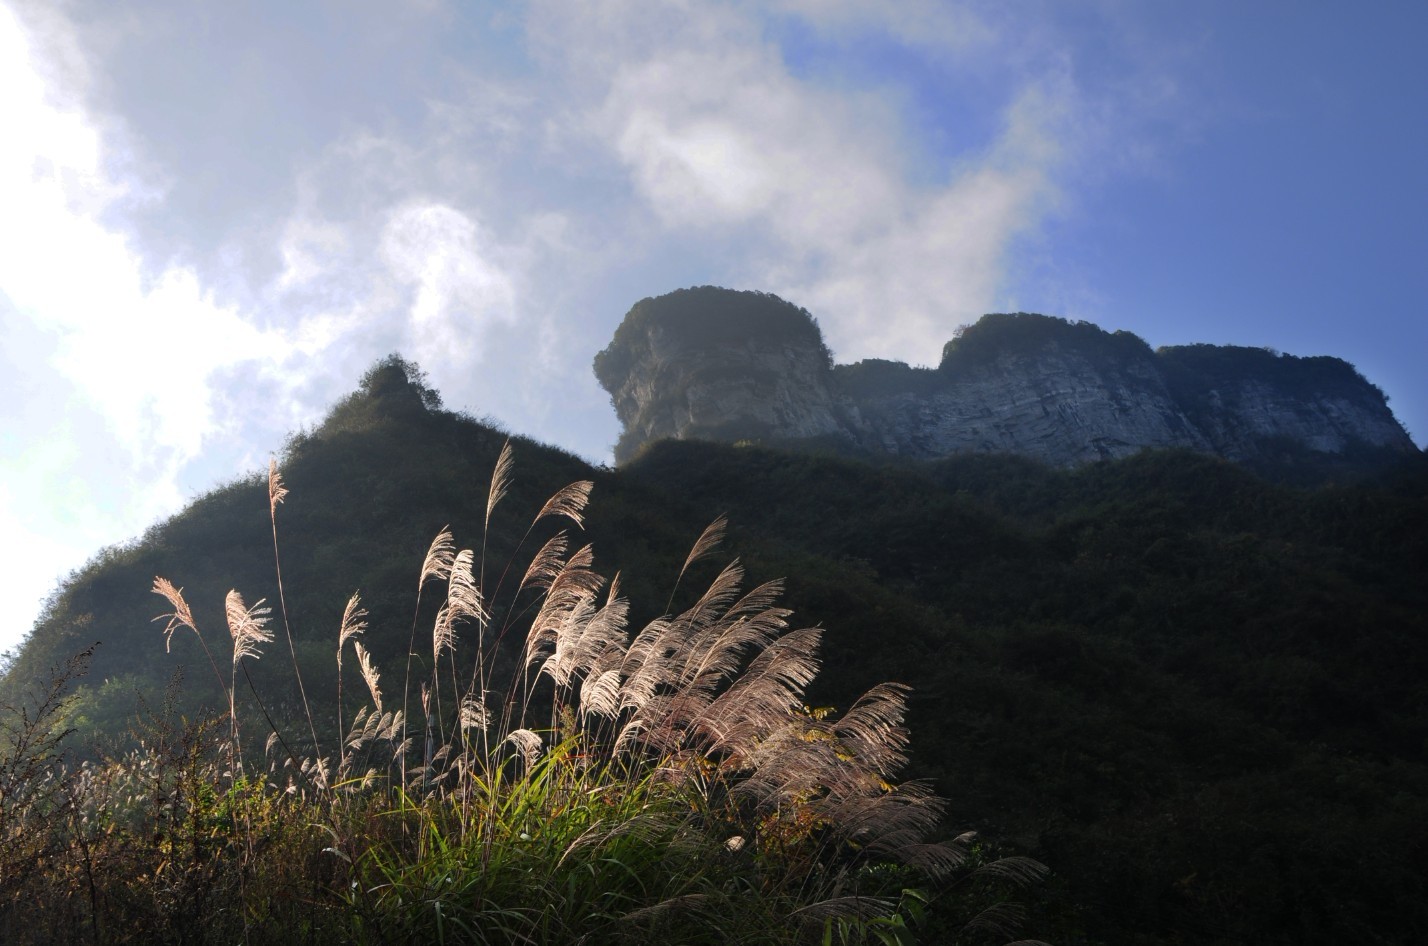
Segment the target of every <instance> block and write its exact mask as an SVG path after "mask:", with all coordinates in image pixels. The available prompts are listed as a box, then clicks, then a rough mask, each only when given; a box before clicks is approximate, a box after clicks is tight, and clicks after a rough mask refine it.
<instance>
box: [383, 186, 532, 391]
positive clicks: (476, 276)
mask: <svg viewBox="0 0 1428 946" xmlns="http://www.w3.org/2000/svg"><path fill="white" fill-rule="evenodd" d="M380 252H381V257H382V259H383V260H384V261H385V262H386V264H387V265H388V266H389V267H390V269H391V271H392V274H393V275H394V276H395V277H396V279H397V280H398V281H399V282H401V283H403V284H405V285H407V286H409V287H410V288H411V289H412V290H413V298H412V301H411V304H410V308H409V310H408V317H409V319H410V324H409V326H408V329H407V330H408V333H409V337H410V338H411V340H412V342H413V346H414V347H413V353H414V354H415V355H416V357H417V359H418V360H419V361H421V362H422V363H423V364H429V365H437V364H440V365H442V366H446V365H447V364H449V363H451V362H452V361H453V360H454V361H456V362H457V363H466V362H469V361H472V360H476V359H478V358H479V340H480V336H481V331H482V329H483V328H484V327H485V325H486V324H488V323H489V322H491V321H493V320H495V321H510V320H511V319H513V318H514V313H515V289H514V287H513V286H512V285H511V281H510V279H509V278H508V277H507V276H506V275H505V273H504V272H503V271H502V270H501V268H500V267H499V266H498V265H496V264H494V263H493V262H491V261H490V255H491V253H492V248H491V247H490V245H489V241H488V240H487V238H486V237H485V235H484V234H482V233H481V231H480V229H479V228H478V227H477V225H476V222H475V221H474V220H472V219H471V218H470V217H468V216H467V215H466V214H463V213H462V212H461V211H459V210H456V209H455V208H453V207H449V206H446V205H443V204H440V203H434V202H426V201H418V202H414V203H411V204H408V205H405V206H402V207H399V208H397V209H396V210H394V211H393V212H392V214H391V216H390V217H389V218H388V220H387V224H386V226H385V227H384V228H383V230H382V238H381V251H380Z"/></svg>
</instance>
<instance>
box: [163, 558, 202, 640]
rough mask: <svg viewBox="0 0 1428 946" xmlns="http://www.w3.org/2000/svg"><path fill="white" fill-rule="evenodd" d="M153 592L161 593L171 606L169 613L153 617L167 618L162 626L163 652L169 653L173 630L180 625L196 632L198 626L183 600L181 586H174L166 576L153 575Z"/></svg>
mask: <svg viewBox="0 0 1428 946" xmlns="http://www.w3.org/2000/svg"><path fill="white" fill-rule="evenodd" d="M153 592H154V594H156V595H163V597H164V598H165V600H167V601H168V603H169V607H171V608H173V611H171V612H170V613H168V614H161V615H159V616H158V617H156V618H154V620H155V621H161V620H163V619H164V618H168V619H169V623H168V625H167V626H166V627H165V628H164V652H165V653H169V652H170V648H171V645H172V644H173V638H174V631H176V630H178V629H179V628H180V627H186V628H188V629H189V630H190V631H193V632H194V633H195V634H197V633H198V627H197V626H196V625H195V624H194V622H193V612H192V611H190V610H189V608H188V602H187V601H185V600H184V597H183V589H182V588H175V587H174V586H173V583H172V582H171V581H169V580H168V579H167V578H159V577H157V576H155V578H154V587H153Z"/></svg>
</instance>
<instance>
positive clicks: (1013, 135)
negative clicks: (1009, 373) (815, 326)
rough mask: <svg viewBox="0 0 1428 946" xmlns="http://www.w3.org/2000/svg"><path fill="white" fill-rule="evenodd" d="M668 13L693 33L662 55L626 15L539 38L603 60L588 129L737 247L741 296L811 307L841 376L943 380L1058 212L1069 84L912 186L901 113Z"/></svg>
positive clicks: (949, 21)
mask: <svg viewBox="0 0 1428 946" xmlns="http://www.w3.org/2000/svg"><path fill="white" fill-rule="evenodd" d="M783 8H784V9H785V10H786V11H788V12H793V13H797V14H798V15H801V16H806V17H809V18H810V19H812V20H813V21H815V22H816V23H818V24H822V25H823V26H825V27H827V28H829V29H849V28H852V27H854V26H864V25H867V24H874V25H877V26H878V27H879V28H882V29H885V30H888V31H889V32H890V33H891V34H893V35H895V36H896V37H898V38H903V39H906V38H907V36H910V35H912V34H913V33H916V34H917V35H918V37H919V40H918V42H919V44H920V45H923V46H929V45H931V46H936V47H937V49H938V52H939V54H940V55H955V54H956V52H957V50H959V49H960V48H962V47H963V46H964V45H965V44H967V43H968V42H971V41H972V40H973V39H975V40H976V41H977V42H987V41H989V36H990V34H989V33H988V32H987V30H986V28H985V27H983V26H982V25H981V24H980V22H979V21H976V20H975V19H974V18H972V17H970V16H967V15H964V14H962V13H959V12H957V10H956V9H955V8H952V7H947V8H934V7H932V6H928V5H923V4H900V5H895V6H893V7H887V8H883V7H875V6H874V5H871V4H857V3H850V2H841V0H840V2H825V3H801V2H800V3H789V4H785V5H784V7H783ZM659 9H660V10H661V11H663V12H665V13H668V12H669V11H671V10H673V9H678V10H679V11H680V12H681V14H682V15H683V20H682V21H681V25H680V26H678V27H677V28H674V29H673V30H672V32H671V33H670V34H669V35H666V36H664V37H662V40H661V42H660V43H658V44H646V43H645V42H643V36H644V34H645V31H646V30H647V27H645V26H643V25H642V24H641V22H640V21H641V18H642V16H643V15H644V10H643V8H640V9H638V10H637V9H633V8H630V7H622V6H620V5H619V4H604V5H600V6H599V7H598V11H599V15H598V16H597V15H595V13H593V12H592V11H591V10H590V9H589V8H582V12H583V18H582V16H581V15H576V16H574V17H572V18H570V19H573V20H574V22H570V21H569V20H567V21H564V22H562V23H561V24H560V25H559V26H558V27H557V26H553V25H552V24H551V22H550V21H549V20H548V19H545V18H542V17H539V16H538V17H537V18H536V19H535V20H534V21H533V24H534V27H535V28H543V29H550V30H554V31H556V35H558V36H559V38H560V41H562V42H564V43H566V44H570V43H576V44H581V43H584V44H588V45H597V46H599V47H600V48H599V51H598V52H590V53H588V54H587V53H586V52H584V51H583V49H577V50H576V51H573V52H569V55H570V59H571V61H572V62H573V63H575V64H578V65H577V66H575V67H573V68H574V69H575V72H576V74H575V77H574V79H573V80H572V81H574V82H577V83H579V84H581V85H582V86H584V87H585V88H587V89H597V90H601V92H600V93H597V94H600V95H601V97H600V98H599V100H598V105H597V107H595V108H593V109H592V110H591V111H590V113H589V119H588V121H589V122H590V126H591V128H592V130H593V131H594V133H595V134H596V135H597V136H598V137H599V138H600V139H602V140H603V141H605V142H606V143H607V145H608V146H609V147H611V148H612V149H613V150H614V151H615V152H616V154H617V155H618V156H619V158H620V160H621V161H622V162H623V164H624V165H625V166H626V168H627V169H628V172H629V175H630V180H631V182H632V184H633V186H634V189H635V193H636V194H637V195H638V197H639V198H640V199H641V200H642V201H644V202H645V204H646V205H647V206H648V207H649V208H650V210H651V211H652V212H653V214H654V215H655V216H656V218H657V219H658V220H659V222H660V223H661V224H662V225H663V226H664V227H666V228H667V229H668V230H670V231H673V232H685V233H688V232H696V233H697V232H701V231H703V232H708V233H710V234H711V235H712V236H716V237H719V238H722V239H724V240H725V241H726V242H727V243H730V244H735V245H738V246H740V247H741V251H736V256H737V257H738V262H736V263H735V264H733V265H734V269H735V271H736V272H737V273H738V274H739V275H740V277H741V278H743V279H745V280H746V281H747V283H748V284H749V285H753V286H757V287H759V288H765V289H771V290H773V291H775V292H779V293H781V294H785V295H787V297H788V298H790V299H792V300H793V301H795V302H797V303H799V304H801V305H805V306H807V307H809V308H810V309H811V310H812V311H813V312H814V313H815V314H816V315H817V316H818V317H819V318H820V321H821V322H822V324H823V327H824V331H825V333H827V335H828V336H829V338H830V341H831V343H832V345H833V347H834V348H835V350H836V351H837V352H838V354H839V356H840V357H841V358H844V359H849V358H858V357H865V356H872V355H876V356H882V357H895V358H902V359H906V360H909V361H914V362H924V363H925V362H930V361H935V360H936V359H937V357H938V355H939V353H940V351H941V346H942V343H943V342H945V341H946V340H947V339H948V338H949V337H951V334H952V329H953V328H954V327H955V325H956V324H958V323H959V322H962V321H966V320H970V319H972V318H975V317H976V316H978V315H980V314H982V313H983V312H986V311H988V310H989V309H990V308H992V307H993V305H994V303H995V301H996V299H997V298H998V293H999V291H1000V289H1001V287H1002V281H1003V277H1004V274H1005V272H1006V268H1007V265H1008V259H1009V254H1010V252H1011V250H1012V247H1013V246H1014V243H1015V241H1016V240H1017V238H1018V237H1019V236H1021V235H1024V234H1026V233H1029V232H1032V231H1034V230H1035V228H1036V227H1037V225H1038V224H1039V223H1040V221H1041V220H1042V219H1043V217H1044V215H1045V213H1046V212H1047V211H1048V209H1050V208H1051V207H1053V206H1054V205H1055V199H1056V194H1057V186H1056V177H1055V174H1056V171H1057V170H1058V167H1059V164H1060V162H1061V161H1062V160H1063V158H1064V157H1065V154H1066V149H1065V147H1064V145H1063V139H1064V138H1065V137H1066V136H1067V135H1068V133H1069V128H1070V118H1071V114H1072V112H1073V110H1074V107H1075V104H1076V103H1075V97H1074V95H1072V94H1071V90H1070V87H1069V84H1068V83H1066V82H1065V81H1064V79H1061V78H1059V77H1058V76H1055V75H1052V76H1049V77H1046V78H1043V79H1040V80H1030V79H1029V80H1026V81H1025V83H1024V85H1023V87H1022V88H1021V89H1020V91H1019V92H1018V94H1016V95H1014V96H1013V97H1012V98H1011V99H1010V100H1009V103H1008V104H1007V106H1006V107H1005V109H1004V112H1003V115H1002V128H1001V132H1000V134H999V136H998V137H997V138H996V139H995V140H991V141H987V142H984V144H983V146H982V147H981V148H980V149H974V150H972V151H970V152H967V153H964V154H963V155H961V156H960V157H958V158H955V159H948V164H947V165H946V166H945V168H944V169H943V173H942V174H941V175H937V174H934V175H932V176H931V179H929V178H928V177H927V176H926V175H925V174H922V175H919V174H915V173H914V172H913V170H912V166H913V165H914V164H915V163H916V162H915V160H913V159H911V158H909V157H908V155H909V154H910V153H914V152H916V150H917V149H918V147H919V145H918V135H917V130H916V129H915V128H912V127H909V121H910V119H909V117H908V116H906V115H904V114H901V113H900V112H899V111H898V107H897V100H896V98H895V97H890V96H887V95H881V94H879V95H873V94H871V93H868V94H860V93H857V92H855V91H850V90H849V89H848V88H846V87H837V88H832V87H827V86H824V85H820V84H819V82H818V81H817V80H816V78H810V77H806V76H799V75H795V74H794V72H793V71H792V70H791V69H790V68H789V66H788V64H787V63H786V62H785V60H784V58H783V55H782V52H781V50H780V49H779V47H778V46H777V45H776V44H775V43H773V42H772V41H771V40H770V39H768V38H767V37H765V36H764V34H763V32H762V27H761V21H760V20H759V18H758V17H756V16H754V15H753V14H751V13H749V12H748V10H747V9H746V8H742V7H741V8H735V7H730V6H719V7H704V6H689V5H681V4H663V5H660V7H659ZM939 9H942V10H944V12H945V13H946V16H945V17H943V18H941V19H938V16H939V15H938V10H939ZM929 18H931V19H929ZM656 19H658V15H656ZM932 19H937V27H936V28H935V29H934V28H932V25H931V23H932ZM550 41H551V42H553V40H550ZM909 42H910V40H909ZM915 54H916V53H914V52H912V51H909V52H908V55H915ZM602 70H603V71H602Z"/></svg>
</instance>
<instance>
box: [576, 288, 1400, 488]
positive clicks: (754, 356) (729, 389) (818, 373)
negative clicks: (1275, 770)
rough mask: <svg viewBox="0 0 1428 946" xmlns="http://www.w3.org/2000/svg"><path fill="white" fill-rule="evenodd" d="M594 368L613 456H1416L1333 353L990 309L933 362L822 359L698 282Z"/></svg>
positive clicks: (663, 300) (773, 300) (799, 316)
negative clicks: (803, 449)
mask: <svg viewBox="0 0 1428 946" xmlns="http://www.w3.org/2000/svg"><path fill="white" fill-rule="evenodd" d="M596 373H597V375H598V376H599V378H600V381H601V383H602V384H603V385H604V386H605V388H606V390H608V391H609V392H610V395H611V398H612V400H613V402H614V404H615V409H616V412H617V414H618V415H619V418H620V421H621V423H622V424H623V425H624V428H625V431H624V435H623V436H622V437H621V439H620V443H619V445H618V446H617V448H616V457H615V458H616V460H617V462H621V461H624V460H625V459H628V458H629V457H630V456H631V455H632V454H633V452H634V451H635V450H637V449H638V448H639V446H640V445H641V444H643V443H646V442H649V441H651V440H655V439H659V438H662V437H674V438H694V437H698V438H704V439H714V440H726V441H737V440H742V439H753V440H768V441H790V440H808V439H810V438H820V439H823V440H825V441H828V440H832V441H837V442H840V443H842V444H844V445H846V446H847V447H850V448H855V449H861V450H865V451H868V452H872V453H884V454H897V455H902V456H910V457H919V458H934V457H944V456H949V455H952V454H955V453H963V452H994V451H1003V452H1011V453H1018V454H1022V455H1025V456H1030V457H1034V458H1036V459H1039V460H1042V461H1044V462H1046V463H1050V464H1052V465H1056V466H1074V465H1077V464H1081V463H1085V462H1088V461H1092V460H1098V459H1103V458H1112V457H1120V456H1125V455H1127V454H1131V453H1134V452H1136V451H1139V450H1142V449H1146V448H1150V447H1182V448H1188V449H1192V450H1197V451H1201V452H1206V453H1215V454H1219V455H1221V456H1224V457H1227V458H1230V459H1234V460H1241V461H1256V460H1262V459H1265V458H1267V457H1269V456H1272V455H1281V454H1283V453H1284V452H1285V451H1286V450H1291V451H1299V452H1301V453H1302V452H1307V453H1311V454H1322V455H1324V456H1325V457H1334V456H1341V455H1344V454H1347V453H1349V452H1351V451H1361V452H1362V451H1364V450H1368V451H1370V452H1377V453H1382V454H1385V455H1391V454H1409V453H1414V452H1416V448H1415V447H1414V445H1413V443H1412V441H1411V440H1410V439H1409V437H1408V435H1407V434H1406V433H1405V432H1404V430H1403V428H1402V426H1401V425H1400V424H1399V423H1398V421H1397V420H1396V419H1395V418H1394V417H1393V414H1392V412H1390V411H1389V409H1388V405H1387V403H1386V401H1385V399H1384V397H1383V394H1382V392H1380V391H1379V390H1378V389H1377V388H1375V387H1374V386H1373V385H1371V384H1369V383H1368V382H1367V381H1366V380H1364V379H1363V377H1361V376H1360V375H1359V374H1358V373H1357V372H1356V371H1354V369H1353V367H1352V366H1350V365H1348V364H1347V363H1346V362H1343V361H1340V360H1338V359H1335V358H1295V357H1294V356H1290V355H1278V354H1276V353H1273V352H1268V351H1263V350H1260V349H1245V348H1224V347H1216V346H1210V345H1193V346H1185V347H1180V348H1166V349H1161V350H1159V351H1153V350H1152V349H1151V348H1150V347H1149V346H1148V345H1146V344H1145V342H1143V341H1141V340H1140V339H1139V338H1137V337H1135V336H1134V335H1130V334H1129V333H1126V332H1116V333H1107V332H1104V331H1102V330H1101V329H1099V328H1097V327H1096V326H1094V325H1090V324H1088V323H1071V322H1067V321H1065V320H1062V319H1054V318H1048V317H1046V316H1040V315H1027V314H1016V315H989V316H985V317H984V318H983V319H982V320H980V321H979V322H978V323H977V324H975V325H973V326H970V327H968V328H967V329H966V330H965V331H964V332H962V333H960V335H959V337H958V338H955V339H954V340H952V341H951V342H949V343H948V344H947V346H946V348H945V349H944V351H943V358H942V363H941V364H940V365H939V366H938V367H937V368H935V369H920V368H910V367H908V366H907V365H904V364H901V363H898V362H888V361H877V360H874V361H864V362H859V363H857V364H853V365H839V366H833V365H832V364H831V359H830V358H829V356H828V351H827V349H826V347H824V345H823V342H822V337H821V335H820V334H819V332H818V329H817V325H816V323H815V322H814V321H813V319H812V318H811V317H810V316H809V315H808V313H806V312H804V311H803V310H801V309H797V308H796V307H794V306H792V305H790V304H789V303H787V302H784V301H783V300H781V299H778V298H777V297H774V296H768V295H764V294H761V293H739V292H733V291H730V290H724V289H715V288H712V287H703V288H700V289H689V290H680V291H679V292H675V293H671V294H669V295H667V296H661V297H659V298H658V299H646V300H644V301H642V302H641V303H639V304H638V305H636V306H635V308H634V309H632V310H631V311H630V314H629V315H627V316H626V319H625V322H624V323H623V324H622V325H621V326H620V329H619V331H618V332H617V333H616V337H615V340H614V341H612V342H611V345H610V347H609V348H607V349H606V350H605V351H603V352H601V353H600V355H599V356H598V357H597V359H596Z"/></svg>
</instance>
